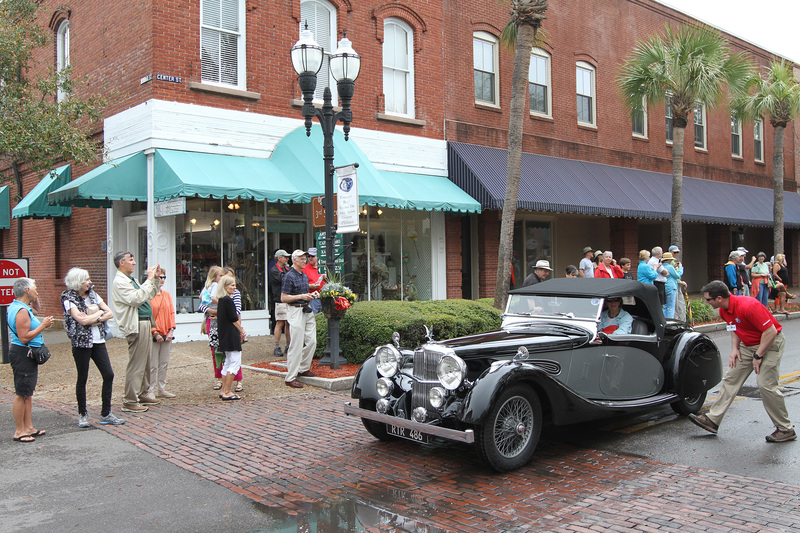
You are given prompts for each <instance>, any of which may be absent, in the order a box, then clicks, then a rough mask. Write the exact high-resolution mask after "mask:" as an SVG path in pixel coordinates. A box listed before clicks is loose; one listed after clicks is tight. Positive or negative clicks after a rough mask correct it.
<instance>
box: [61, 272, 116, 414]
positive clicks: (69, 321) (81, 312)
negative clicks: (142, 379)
mask: <svg viewBox="0 0 800 533" xmlns="http://www.w3.org/2000/svg"><path fill="white" fill-rule="evenodd" d="M64 285H66V286H67V290H65V291H64V292H62V293H61V304H62V305H63V306H64V329H66V330H67V336H68V337H69V340H70V341H72V357H73V358H74V359H75V369H76V370H77V371H78V380H77V381H76V383H75V397H76V398H77V400H78V427H81V428H88V427H91V424H90V423H89V411H88V410H87V409H86V381H87V380H88V379H89V361H94V364H95V366H96V367H97V370H99V371H100V376H102V378H103V388H102V392H101V396H100V397H101V398H102V402H103V403H102V407H101V409H100V423H101V424H111V425H114V426H119V425H120V424H124V423H125V420H123V419H121V418H117V417H116V416H114V414H113V413H112V412H111V388H112V385H113V383H114V371H113V370H112V369H111V361H110V360H109V358H108V350H107V349H106V335H105V331H106V322H108V321H109V320H110V319H111V318H113V317H114V313H112V312H111V309H110V308H109V307H108V305H106V303H105V302H104V301H103V299H102V298H101V297H100V295H99V294H97V293H96V292H94V289H93V287H92V280H91V278H90V277H89V272H88V271H86V270H84V269H82V268H71V269H69V272H67V275H66V277H65V278H64Z"/></svg>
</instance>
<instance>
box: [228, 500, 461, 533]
mask: <svg viewBox="0 0 800 533" xmlns="http://www.w3.org/2000/svg"><path fill="white" fill-rule="evenodd" d="M298 507H299V509H298V510H297V514H296V515H291V514H288V513H286V512H283V511H281V510H280V509H277V508H271V507H269V508H263V507H262V511H263V512H264V514H266V515H267V516H268V517H269V518H270V519H271V520H270V521H271V525H270V526H269V527H268V528H267V529H262V528H258V529H251V530H248V531H246V532H244V533H363V532H395V531H396V532H407V533H452V532H450V531H449V530H446V529H442V528H440V527H437V526H434V525H432V524H428V523H425V522H422V521H420V520H419V519H412V518H408V517H406V516H403V515H402V514H399V513H397V512H394V511H392V510H390V505H388V504H385V503H374V502H370V501H367V500H366V499H364V498H360V497H357V498H345V499H341V500H336V501H333V502H322V503H300V504H298Z"/></svg>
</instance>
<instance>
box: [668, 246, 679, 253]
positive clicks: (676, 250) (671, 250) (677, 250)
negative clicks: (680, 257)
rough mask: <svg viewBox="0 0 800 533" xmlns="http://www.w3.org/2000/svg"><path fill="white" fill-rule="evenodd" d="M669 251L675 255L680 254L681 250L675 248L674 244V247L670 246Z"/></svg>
mask: <svg viewBox="0 0 800 533" xmlns="http://www.w3.org/2000/svg"><path fill="white" fill-rule="evenodd" d="M669 251H670V252H673V253H674V252H678V253H680V249H679V248H678V247H677V246H675V245H674V244H673V245H672V246H670V247H669Z"/></svg>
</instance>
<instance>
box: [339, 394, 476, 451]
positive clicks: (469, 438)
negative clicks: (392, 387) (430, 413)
mask: <svg viewBox="0 0 800 533" xmlns="http://www.w3.org/2000/svg"><path fill="white" fill-rule="evenodd" d="M344 413H345V414H346V415H350V416H357V417H360V418H367V419H369V420H374V421H376V422H383V423H385V424H391V425H393V426H397V427H401V428H408V429H413V430H416V431H419V432H420V433H425V434H427V435H433V436H434V437H441V438H443V439H447V440H454V441H458V442H465V443H467V444H472V443H473V442H475V432H474V431H472V430H471V429H467V430H465V431H459V430H457V429H449V428H443V427H439V426H432V425H430V424H420V423H419V422H414V421H413V420H406V419H405V418H397V417H396V416H391V415H383V414H381V413H376V412H375V411H370V410H368V409H361V408H360V407H353V405H352V404H351V403H350V402H344Z"/></svg>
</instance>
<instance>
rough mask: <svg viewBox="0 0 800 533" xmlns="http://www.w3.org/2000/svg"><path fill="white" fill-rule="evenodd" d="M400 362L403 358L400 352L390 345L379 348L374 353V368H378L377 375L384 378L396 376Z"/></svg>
mask: <svg viewBox="0 0 800 533" xmlns="http://www.w3.org/2000/svg"><path fill="white" fill-rule="evenodd" d="M402 361H403V356H402V354H401V353H400V351H399V350H398V349H397V348H395V347H394V346H392V345H390V344H387V345H386V346H381V347H380V348H378V349H377V351H376V352H375V366H376V367H377V368H378V373H380V375H381V376H383V377H385V378H390V377H392V376H394V375H395V374H397V372H398V371H399V370H400V363H401V362H402Z"/></svg>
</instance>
